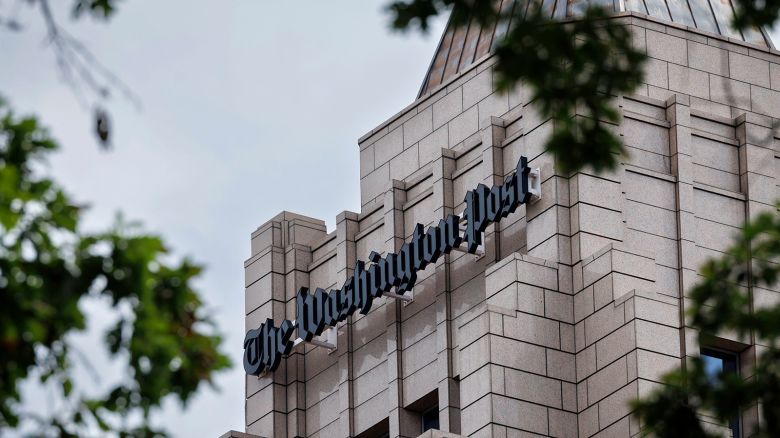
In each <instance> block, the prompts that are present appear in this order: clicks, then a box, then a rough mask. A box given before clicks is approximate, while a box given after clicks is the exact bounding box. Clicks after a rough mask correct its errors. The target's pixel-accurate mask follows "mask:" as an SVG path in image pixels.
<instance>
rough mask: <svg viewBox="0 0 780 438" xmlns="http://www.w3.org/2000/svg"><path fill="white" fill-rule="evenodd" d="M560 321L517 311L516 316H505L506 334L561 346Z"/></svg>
mask: <svg viewBox="0 0 780 438" xmlns="http://www.w3.org/2000/svg"><path fill="white" fill-rule="evenodd" d="M558 327H559V323H558V322H557V321H553V320H550V319H547V318H541V317H538V316H534V315H529V314H527V313H521V312H517V313H516V317H515V318H512V317H511V316H505V317H504V335H505V336H508V337H510V338H512V339H517V340H520V341H525V342H530V343H533V344H536V345H543V346H545V347H550V348H560V346H561V338H560V331H559V328H558Z"/></svg>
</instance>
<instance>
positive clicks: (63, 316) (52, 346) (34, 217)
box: [0, 101, 230, 436]
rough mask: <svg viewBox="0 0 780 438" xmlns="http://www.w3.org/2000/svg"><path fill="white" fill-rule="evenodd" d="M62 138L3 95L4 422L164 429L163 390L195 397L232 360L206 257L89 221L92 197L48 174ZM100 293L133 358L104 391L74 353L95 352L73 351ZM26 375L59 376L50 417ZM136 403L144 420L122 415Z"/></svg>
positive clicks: (112, 345)
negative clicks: (26, 388)
mask: <svg viewBox="0 0 780 438" xmlns="http://www.w3.org/2000/svg"><path fill="white" fill-rule="evenodd" d="M57 147H58V146H57V144H56V142H55V141H54V140H52V139H51V138H50V137H49V135H48V133H47V132H46V130H45V129H43V128H42V127H41V126H40V125H39V122H38V121H37V120H36V119H35V118H33V117H18V116H16V115H15V114H14V113H13V112H12V111H11V110H10V109H9V107H8V105H7V104H6V103H4V102H2V101H0V357H1V358H2V360H0V428H7V427H10V428H14V427H17V426H18V425H19V424H20V420H29V421H33V422H35V423H37V424H38V427H39V428H40V434H41V435H56V436H79V435H82V434H83V433H85V431H88V430H92V431H94V430H97V429H98V428H99V429H100V430H104V431H109V430H112V431H116V432H119V433H120V435H124V436H154V435H160V434H163V431H159V430H153V429H152V428H151V425H150V422H149V419H150V413H151V411H152V410H153V409H154V408H157V407H159V406H160V404H161V402H162V400H163V398H164V397H166V396H168V395H172V396H174V397H176V398H178V399H179V400H181V402H182V403H186V402H187V401H188V400H190V399H191V397H192V396H193V394H194V393H195V392H196V391H197V390H198V389H199V388H200V387H201V384H202V383H211V379H212V376H213V374H214V372H216V371H219V370H223V369H225V368H227V367H228V366H230V362H229V360H228V359H227V357H226V356H225V355H223V354H222V353H221V352H220V351H219V348H218V347H219V345H220V343H221V338H220V336H219V335H217V334H215V329H214V327H213V325H212V322H211V321H210V319H209V317H208V315H206V312H205V310H204V308H203V304H202V302H201V300H200V298H199V297H198V293H197V292H196V291H195V290H194V289H193V288H192V281H193V279H194V278H195V277H196V276H198V274H199V273H200V272H201V268H200V267H199V266H198V265H197V264H195V263H193V262H191V261H189V260H184V261H181V262H176V263H172V262H169V261H168V260H169V259H170V257H167V256H166V255H167V250H166V248H165V245H164V244H163V241H162V240H161V239H160V238H159V237H157V236H153V235H147V234H143V233H142V232H140V230H139V229H138V227H136V226H132V225H128V224H125V223H123V222H121V221H120V222H119V223H118V224H117V225H116V226H115V227H114V228H113V229H111V230H109V231H107V232H105V233H99V234H86V233H82V232H80V230H79V221H80V219H81V213H82V211H83V207H82V206H79V205H77V204H75V203H74V202H73V201H72V200H71V199H69V197H68V196H67V195H66V194H65V192H64V191H63V190H62V189H61V188H60V187H59V186H58V185H57V184H56V182H55V181H53V180H52V179H50V178H48V177H46V176H43V174H44V170H45V166H44V164H45V163H44V160H45V158H46V156H47V154H50V153H51V152H53V151H55V150H56V149H57ZM101 297H107V298H108V299H105V300H104V301H106V302H109V303H110V306H111V307H112V308H113V309H114V310H116V314H117V316H118V322H116V323H115V324H114V326H113V327H112V328H111V329H110V330H109V331H108V332H107V333H106V334H105V346H106V347H107V348H108V351H109V352H110V355H111V356H112V357H114V358H116V359H117V360H119V361H124V362H126V364H127V365H126V366H127V372H126V373H125V374H126V375H127V376H126V378H124V379H122V380H121V382H120V383H117V384H116V386H114V387H112V388H109V390H108V391H107V392H106V394H104V395H102V396H98V397H96V396H94V395H91V396H88V395H87V394H86V393H85V391H82V390H81V389H80V388H78V387H77V385H74V380H73V377H72V373H73V369H74V363H75V362H76V360H77V359H80V360H85V361H86V360H88V356H89V355H88V354H86V353H81V354H78V353H79V352H78V351H74V347H73V346H72V345H71V343H70V342H69V339H68V335H69V334H72V333H74V332H76V331H79V330H83V329H84V328H85V327H86V321H85V314H84V313H83V311H82V308H81V307H82V305H83V302H84V301H85V300H87V299H99V298H101ZM85 365H88V363H87V364H85ZM89 369H90V370H91V371H92V372H93V373H95V374H97V376H95V377H99V374H100V371H99V370H95V369H93V368H89ZM28 377H31V378H36V379H39V380H40V382H41V383H48V384H49V385H52V386H54V387H55V388H56V389H57V391H58V392H59V394H58V395H57V396H58V397H61V398H62V399H63V401H64V403H62V404H61V406H63V407H64V408H58V409H57V412H56V413H55V414H53V416H52V417H48V418H47V417H43V416H42V414H41V412H40V411H41V410H40V409H36V410H35V412H26V411H24V410H23V406H21V404H20V394H19V385H20V383H21V382H22V381H23V380H25V379H26V378H28ZM92 392H94V391H92ZM134 413H140V414H141V415H140V417H142V420H143V421H142V422H141V423H140V424H139V425H137V428H132V429H125V428H124V426H119V424H120V423H121V424H124V421H119V420H120V419H124V418H126V417H127V416H128V415H131V414H134Z"/></svg>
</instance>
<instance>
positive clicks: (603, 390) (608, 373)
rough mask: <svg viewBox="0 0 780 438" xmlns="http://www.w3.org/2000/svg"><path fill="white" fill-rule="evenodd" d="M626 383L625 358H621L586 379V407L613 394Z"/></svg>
mask: <svg viewBox="0 0 780 438" xmlns="http://www.w3.org/2000/svg"><path fill="white" fill-rule="evenodd" d="M626 383H628V372H627V367H626V357H625V356H623V357H621V358H620V359H618V360H616V361H615V362H613V363H611V364H609V365H608V366H606V367H604V368H602V369H601V370H599V371H598V372H596V373H595V374H593V375H592V376H590V377H588V405H592V404H595V403H597V402H598V401H599V400H601V399H602V398H604V397H606V396H607V395H609V394H611V393H613V392H615V391H616V390H618V389H619V388H621V387H623V385H625V384H626Z"/></svg>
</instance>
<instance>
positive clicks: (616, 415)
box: [598, 381, 638, 426]
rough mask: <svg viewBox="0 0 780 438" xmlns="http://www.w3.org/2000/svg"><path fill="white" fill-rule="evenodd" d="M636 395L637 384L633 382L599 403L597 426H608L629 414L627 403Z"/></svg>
mask: <svg viewBox="0 0 780 438" xmlns="http://www.w3.org/2000/svg"><path fill="white" fill-rule="evenodd" d="M637 395H638V386H637V382H636V381H634V382H632V383H630V384H628V385H626V386H624V387H623V388H621V389H620V390H618V391H616V392H614V393H613V394H611V395H609V396H608V397H607V398H605V399H604V400H602V401H601V402H599V405H598V406H599V425H604V426H606V425H608V424H612V423H614V422H616V421H617V420H619V419H621V418H623V417H625V416H627V415H628V414H629V413H630V407H629V403H630V402H631V401H632V400H634V399H635V398H636V397H637Z"/></svg>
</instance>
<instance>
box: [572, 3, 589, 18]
mask: <svg viewBox="0 0 780 438" xmlns="http://www.w3.org/2000/svg"><path fill="white" fill-rule="evenodd" d="M568 1H569V15H568V16H569V17H574V16H577V15H582V14H584V13H585V9H587V8H588V2H587V1H586V0H568Z"/></svg>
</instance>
